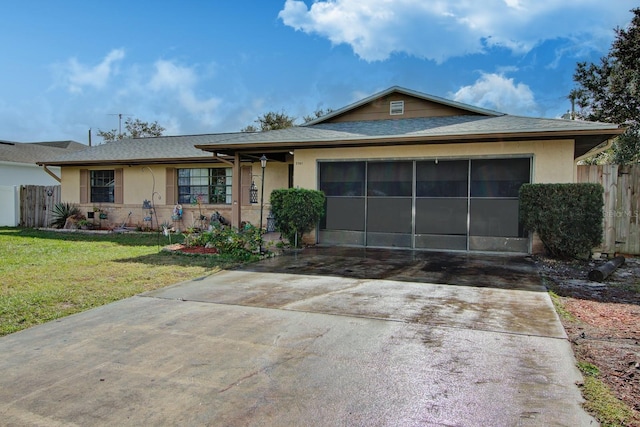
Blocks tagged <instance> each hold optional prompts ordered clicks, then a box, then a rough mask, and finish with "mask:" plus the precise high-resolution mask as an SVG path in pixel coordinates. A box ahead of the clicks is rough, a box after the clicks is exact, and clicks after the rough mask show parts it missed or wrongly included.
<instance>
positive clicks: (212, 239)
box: [189, 224, 262, 260]
mask: <svg viewBox="0 0 640 427" xmlns="http://www.w3.org/2000/svg"><path fill="white" fill-rule="evenodd" d="M189 244H191V245H193V246H207V245H209V246H211V247H214V248H216V249H217V250H218V253H219V254H220V255H229V256H232V257H234V258H237V259H241V260H248V259H250V258H251V257H252V256H253V254H255V253H257V252H258V251H259V250H260V246H261V245H262V235H261V234H260V230H258V228H257V227H254V226H253V225H251V224H247V225H246V226H244V227H243V228H242V229H240V230H239V229H237V228H233V227H227V226H223V225H220V224H218V225H214V226H213V228H212V230H211V231H205V232H203V233H200V234H199V235H198V236H197V237H195V238H193V239H192V240H191V241H190V242H189Z"/></svg>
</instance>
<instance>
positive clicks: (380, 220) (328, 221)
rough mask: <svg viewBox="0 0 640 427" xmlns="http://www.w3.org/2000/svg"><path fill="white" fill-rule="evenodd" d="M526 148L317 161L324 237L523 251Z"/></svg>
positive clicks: (398, 244) (342, 241)
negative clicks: (465, 155)
mask: <svg viewBox="0 0 640 427" xmlns="http://www.w3.org/2000/svg"><path fill="white" fill-rule="evenodd" d="M531 166H532V158H531V156H519V157H507V158H470V159H408V160H396V159H394V160H356V161H351V160H348V161H319V162H318V169H317V170H318V183H319V189H320V190H321V191H323V192H324V193H325V195H326V197H327V201H326V215H325V218H324V219H323V221H322V222H321V224H320V227H319V234H318V241H319V243H323V244H332V245H333V244H338V245H353V246H364V247H382V248H407V249H426V250H429V249H430V250H458V251H498V252H523V253H525V252H529V239H528V236H527V234H526V232H525V231H524V230H523V229H522V226H521V225H520V223H519V219H518V217H519V214H518V191H519V189H520V186H521V185H522V184H525V183H529V182H531Z"/></svg>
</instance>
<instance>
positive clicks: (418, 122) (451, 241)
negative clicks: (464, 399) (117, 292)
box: [40, 87, 622, 253]
mask: <svg viewBox="0 0 640 427" xmlns="http://www.w3.org/2000/svg"><path fill="white" fill-rule="evenodd" d="M621 132H622V129H620V128H619V127H618V126H617V125H614V124H606V123H595V122H583V121H574V120H562V119H543V118H531V117H521V116H513V115H508V114H503V113H498V112H495V111H491V110H487V109H483V108H478V107H474V106H471V105H467V104H462V103H459V102H454V101H450V100H447V99H443V98H439V97H435V96H431V95H426V94H423V93H420V92H416V91H412V90H408V89H404V88H400V87H392V88H389V89H387V90H385V91H382V92H380V93H377V94H375V95H372V96H370V97H367V98H365V99H363V100H361V101H358V102H356V103H354V104H351V105H348V106H346V107H344V108H341V109H338V110H335V111H332V112H331V113H329V114H327V115H325V116H323V117H320V118H318V119H316V120H314V121H312V122H309V123H306V124H305V125H302V126H296V127H293V128H288V129H282V130H275V131H269V132H256V133H230V134H211V135H194V136H176V137H159V138H146V139H132V140H122V141H118V142H112V143H108V144H103V145H100V146H96V147H92V148H90V149H87V150H84V151H81V152H77V153H70V154H68V155H65V156H62V157H59V158H57V159H55V160H53V161H49V162H41V163H40V164H41V165H42V166H46V167H48V166H59V167H61V169H62V176H61V179H62V198H63V200H65V201H69V202H75V203H80V204H81V205H82V206H84V207H85V208H87V209H90V208H91V207H92V206H95V205H99V206H101V207H102V208H106V209H107V210H108V211H110V215H111V216H112V218H111V219H112V222H114V223H116V222H119V221H124V219H125V218H126V217H127V215H128V213H129V212H134V213H133V216H134V218H135V220H137V221H140V218H139V217H135V215H136V214H135V212H136V211H137V212H141V211H143V210H142V209H141V205H142V202H143V200H152V199H153V202H154V206H155V209H156V213H157V214H158V216H159V217H160V219H159V221H160V222H162V221H163V220H169V219H170V217H171V214H172V213H175V210H176V206H177V205H180V206H181V207H182V208H183V216H182V218H181V219H180V221H182V222H183V223H185V222H186V223H185V224H184V226H189V223H190V222H196V221H197V218H198V217H199V212H200V211H202V210H204V211H206V212H207V214H209V213H211V212H214V211H218V212H220V213H221V214H223V215H225V216H227V217H228V218H230V219H231V221H232V224H234V225H239V224H240V223H241V221H249V222H251V223H253V224H257V223H258V222H259V220H260V218H259V215H260V214H259V212H260V206H259V204H256V203H251V200H250V197H249V194H250V189H251V187H252V186H255V187H258V188H260V187H261V186H264V194H265V202H266V203H267V204H268V199H269V196H268V195H269V194H270V192H271V191H272V190H273V189H276V188H287V187H293V186H295V187H301V188H309V189H318V190H321V191H323V192H324V193H325V195H326V196H327V204H326V215H325V218H324V219H323V220H322V221H321V223H320V224H319V226H318V228H317V230H316V231H315V232H313V233H311V234H310V235H309V236H306V238H307V239H308V240H309V241H310V242H314V243H320V244H330V245H354V246H362V247H393V248H411V249H434V250H461V251H499V252H525V253H526V252H531V251H532V239H531V238H530V236H529V235H528V234H527V233H526V231H525V230H523V229H522V226H521V224H520V223H519V220H518V216H519V215H518V190H519V188H520V186H521V185H522V184H524V183H530V182H533V183H570V182H575V180H576V163H577V161H578V160H580V159H582V158H584V157H586V156H589V155H591V154H593V153H594V152H595V151H597V150H599V149H602V148H601V147H602V146H603V144H604V143H606V142H607V141H610V140H611V139H612V138H614V137H615V136H617V135H619V134H620V133H621ZM263 155H264V156H266V157H267V159H268V162H267V165H266V167H265V169H264V182H261V181H262V172H263V170H262V167H261V164H260V158H261V157H262V156H263ZM194 200H196V201H199V202H198V203H196V205H192V204H191V203H192V202H193V201H194ZM254 201H255V200H254ZM264 212H265V215H267V214H268V206H267V208H266V209H265V210H264ZM141 214H144V212H142V213H141ZM262 220H263V224H264V223H265V218H264V217H263V218H262Z"/></svg>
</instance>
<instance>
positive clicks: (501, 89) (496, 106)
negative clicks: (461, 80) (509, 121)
mask: <svg viewBox="0 0 640 427" xmlns="http://www.w3.org/2000/svg"><path fill="white" fill-rule="evenodd" d="M450 97H451V99H453V100H454V101H458V102H463V103H465V104H470V105H475V106H477V107H482V108H487V109H491V110H496V111H500V112H502V113H508V114H517V115H536V114H537V112H538V111H537V110H538V108H537V105H536V101H535V98H534V95H533V92H532V91H531V89H530V88H529V86H527V85H526V84H524V83H517V84H516V83H515V82H514V81H513V79H512V78H507V77H505V76H503V75H501V74H483V75H482V76H481V77H480V78H479V79H478V80H477V81H476V82H475V83H474V84H473V85H470V86H463V87H461V88H460V89H459V90H458V91H457V92H456V93H454V94H450Z"/></svg>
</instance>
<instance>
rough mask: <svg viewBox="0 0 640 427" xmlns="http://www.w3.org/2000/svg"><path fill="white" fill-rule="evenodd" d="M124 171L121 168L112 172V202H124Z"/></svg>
mask: <svg viewBox="0 0 640 427" xmlns="http://www.w3.org/2000/svg"><path fill="white" fill-rule="evenodd" d="M123 177H124V172H123V170H122V168H120V169H115V170H114V173H113V180H114V185H113V202H114V203H119V204H123V203H124V188H123V182H122V181H123Z"/></svg>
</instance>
